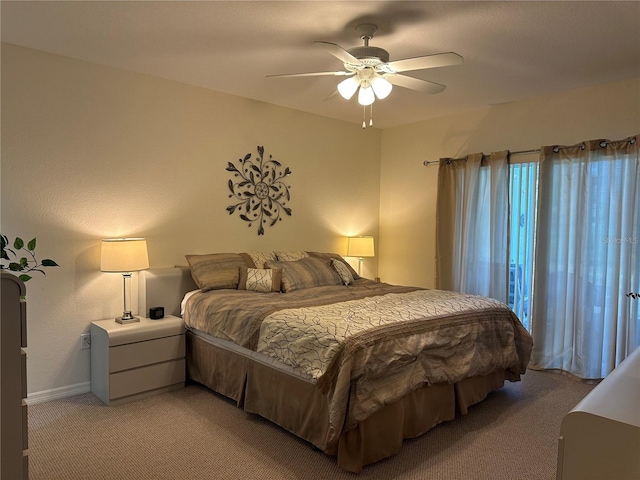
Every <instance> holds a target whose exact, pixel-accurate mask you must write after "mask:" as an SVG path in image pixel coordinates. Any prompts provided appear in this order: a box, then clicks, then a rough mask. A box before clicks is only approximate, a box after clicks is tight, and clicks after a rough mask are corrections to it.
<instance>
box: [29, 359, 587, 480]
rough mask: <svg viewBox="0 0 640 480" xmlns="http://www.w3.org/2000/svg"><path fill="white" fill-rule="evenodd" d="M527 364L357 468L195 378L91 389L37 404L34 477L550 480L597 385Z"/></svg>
mask: <svg viewBox="0 0 640 480" xmlns="http://www.w3.org/2000/svg"><path fill="white" fill-rule="evenodd" d="M593 387H594V386H593V385H587V384H584V383H581V382H579V381H577V380H575V379H574V378H572V377H568V376H564V375H559V374H555V373H550V372H536V371H531V370H530V371H528V372H527V373H526V375H524V377H523V380H522V381H521V382H517V383H509V382H507V383H506V384H505V386H504V387H503V388H502V389H500V390H498V391H496V392H493V393H491V394H490V395H489V397H487V399H486V400H484V401H483V402H481V403H480V404H478V405H475V406H473V407H471V409H470V411H469V413H468V414H467V415H464V416H460V417H458V418H456V419H455V420H454V421H452V422H446V423H443V424H441V425H438V426H436V427H435V428H434V429H432V430H431V431H429V432H427V433H426V434H425V435H423V436H421V437H419V438H416V439H410V440H406V441H405V442H404V444H403V448H402V450H401V451H400V453H399V454H397V455H395V456H393V457H390V458H388V459H385V460H383V461H381V462H378V463H376V464H373V465H369V466H367V467H365V468H364V470H363V471H362V473H360V474H359V475H355V474H352V473H348V472H344V471H342V470H340V469H339V468H338V467H337V465H336V460H335V458H334V457H331V456H328V455H325V454H324V453H322V452H320V451H318V450H316V449H314V448H313V447H312V446H311V445H310V444H309V443H307V442H305V441H303V440H301V439H299V438H297V437H296V436H294V435H292V434H291V433H289V432H287V431H285V430H283V429H282V428H280V427H278V426H276V425H274V424H272V423H271V422H269V421H266V420H264V419H262V418H260V417H258V416H255V415H249V414H247V413H245V412H244V411H242V410H240V409H238V408H237V407H236V406H235V405H234V403H233V402H231V401H230V400H228V399H226V398H224V397H222V396H220V395H218V394H216V393H213V392H212V391H210V390H208V389H207V388H205V387H202V386H200V385H197V384H188V385H187V387H186V388H184V389H181V390H177V391H174V392H170V393H164V394H161V395H157V396H154V397H150V398H147V399H143V400H138V401H135V402H130V403H127V404H124V405H120V406H116V407H108V406H105V405H104V404H102V403H101V402H100V400H98V399H97V398H96V397H95V396H94V395H93V394H91V393H87V394H83V395H78V396H74V397H69V398H65V399H60V400H54V401H50V402H46V403H41V404H35V405H31V406H29V472H30V479H31V480H55V479H65V480H75V479H78V480H93V479H96V480H99V479H105V480H112V479H113V480H115V479H118V480H120V479H141V480H146V479H153V480H155V479H171V480H174V479H175V480H178V479H216V480H218V479H220V480H227V479H228V480H232V479H233V480H237V479H265V480H266V479H313V480H316V479H317V480H323V479H326V480H329V479H331V480H334V479H352V480H353V479H355V478H358V479H363V480H364V479H399V480H416V479H429V480H457V479H461V480H462V479H464V480H474V479H477V480H484V479H486V480H501V479H505V480H507V479H508V480H552V479H554V478H555V474H556V460H557V439H558V434H559V431H560V423H561V421H562V417H563V416H564V415H565V414H567V413H568V412H569V410H571V409H572V408H573V407H574V406H575V405H576V404H577V403H578V402H579V401H580V400H581V399H582V398H583V397H584V396H585V395H586V394H587V393H588V392H589V391H591V389H592V388H593Z"/></svg>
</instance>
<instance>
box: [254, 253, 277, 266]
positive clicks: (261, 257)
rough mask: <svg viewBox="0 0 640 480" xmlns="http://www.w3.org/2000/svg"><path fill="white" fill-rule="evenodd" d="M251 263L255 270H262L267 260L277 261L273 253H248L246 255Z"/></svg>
mask: <svg viewBox="0 0 640 480" xmlns="http://www.w3.org/2000/svg"><path fill="white" fill-rule="evenodd" d="M247 255H249V257H250V258H251V260H252V261H253V263H254V265H255V267H256V268H264V264H265V262H266V261H267V260H277V259H278V258H277V257H276V254H275V253H273V252H249V253H247Z"/></svg>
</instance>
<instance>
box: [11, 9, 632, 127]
mask: <svg viewBox="0 0 640 480" xmlns="http://www.w3.org/2000/svg"><path fill="white" fill-rule="evenodd" d="M1 18H2V41H3V42H9V43H13V44H17V45H22V46H25V47H30V48H35V49H38V50H43V51H46V52H51V53H55V54H59V55H65V56H69V57H72V58H77V59H81V60H86V61H89V62H94V63H98V64H104V65H109V66H112V67H118V68H123V69H126V70H132V71H135V72H141V73H146V74H149V75H155V76H158V77H164V78H167V79H171V80H176V81H179V82H184V83H187V84H191V85H196V86H200V87H205V88H210V89H213V90H217V91H220V92H226V93H230V94H233V95H239V96H242V97H247V98H252V99H256V100H261V101H265V102H269V103H273V104H276V105H282V106H285V107H289V108H294V109H297V110H302V111H305V112H311V113H315V114H318V115H323V116H327V117H332V118H337V119H342V120H345V121H348V122H354V123H358V124H359V123H361V122H362V113H363V112H362V107H361V106H359V105H358V104H357V102H356V100H355V98H353V99H351V100H350V101H346V100H344V99H342V98H340V97H339V96H334V97H333V98H331V99H330V100H325V99H326V97H328V96H329V95H331V94H332V93H333V92H334V91H335V85H336V84H337V83H338V82H339V81H340V80H341V78H340V77H305V78H286V79H283V78H279V79H274V78H266V75H269V74H279V73H298V72H313V71H334V70H340V69H342V65H341V63H340V61H339V60H337V59H336V58H335V57H333V56H331V55H329V54H328V53H326V52H325V51H323V50H322V49H320V48H318V47H316V46H314V45H313V44H312V42H313V41H314V40H323V41H328V42H333V43H337V44H339V45H340V46H342V47H343V48H345V49H348V48H350V47H353V46H358V45H362V40H360V39H359V38H358V34H357V32H356V31H355V26H356V25H358V24H360V23H374V24H376V25H378V33H377V34H376V36H375V37H374V39H373V40H372V41H371V45H375V46H379V47H382V48H384V49H386V50H387V51H389V53H390V55H391V60H392V61H393V60H399V59H402V58H409V57H416V56H422V55H428V54H434V53H441V52H449V51H453V52H456V53H458V54H460V55H462V56H463V57H464V64H463V65H459V66H453V67H444V68H436V69H430V70H421V71H417V72H409V74H410V75H413V76H415V77H418V78H422V79H425V80H430V81H433V82H437V83H442V84H445V85H447V89H446V90H445V91H444V92H443V93H440V94H437V95H428V94H424V93H418V92H415V91H411V90H406V89H402V88H400V87H396V88H394V90H393V92H392V93H391V95H390V96H389V97H388V98H387V99H385V100H382V101H377V102H376V103H375V104H374V108H373V111H374V120H375V126H376V127H377V128H389V127H393V126H397V125H402V124H406V123H411V122H416V121H419V120H423V119H428V118H433V117H438V116H442V115H447V114H451V113H456V112H460V111H464V110H469V109H474V108H479V107H483V106H486V105H495V104H501V103H507V102H512V101H517V100H522V99H527V98H532V97H536V96H539V95H544V94H548V93H553V92H561V91H565V90H571V89H576V88H581V87H587V86H592V85H598V84H603V83H608V82H614V81H619V80H624V79H629V78H635V77H640V2H638V1H625V2H615V1H602V2H599V1H587V2H582V1H564V2H555V1H542V2H540V1H538V2H519V1H511V2H474V1H469V2H462V1H439V2H419V1H411V2H396V1H340V2H336V1H304V2H298V1H272V2H260V1H229V2H220V1H197V2H188V1H141V2H134V1H80V2H72V1H62V2H58V1H45V2H34V1H17V2H10V1H4V0H3V1H2V3H1Z"/></svg>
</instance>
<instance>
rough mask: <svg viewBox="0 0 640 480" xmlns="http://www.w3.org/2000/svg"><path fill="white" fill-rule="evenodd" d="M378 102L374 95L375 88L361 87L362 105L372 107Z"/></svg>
mask: <svg viewBox="0 0 640 480" xmlns="http://www.w3.org/2000/svg"><path fill="white" fill-rule="evenodd" d="M375 101H376V97H375V95H374V94H373V88H371V87H363V86H362V85H360V90H359V91H358V103H359V104H360V105H365V106H366V105H371V104H372V103H373V102H375Z"/></svg>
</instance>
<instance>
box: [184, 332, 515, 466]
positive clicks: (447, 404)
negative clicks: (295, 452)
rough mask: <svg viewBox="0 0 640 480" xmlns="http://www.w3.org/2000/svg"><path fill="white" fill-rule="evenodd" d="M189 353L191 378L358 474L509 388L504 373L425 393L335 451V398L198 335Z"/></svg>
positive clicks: (389, 410) (390, 408)
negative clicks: (331, 407) (330, 400)
mask: <svg viewBox="0 0 640 480" xmlns="http://www.w3.org/2000/svg"><path fill="white" fill-rule="evenodd" d="M186 350H187V376H188V378H190V379H191V380H194V381H196V382H198V383H201V384H203V385H205V386H207V387H209V388H210V389H212V390H214V391H216V392H218V393H220V394H222V395H224V396H226V397H229V398H231V399H233V400H235V401H236V402H237V405H238V407H240V408H243V409H244V410H245V411H246V412H248V413H254V414H257V415H260V416H261V417H264V418H266V419H268V420H270V421H272V422H274V423H276V424H277V425H280V426H281V427H283V428H285V429H286V430H288V431H290V432H291V433H293V434H295V435H297V436H299V437H300V438H303V439H304V440H307V441H308V442H310V443H312V444H313V445H315V446H316V447H317V448H319V449H320V450H322V451H324V452H325V453H327V454H329V455H334V456H337V461H338V466H339V467H340V468H342V469H343V470H347V471H350V472H356V473H357V472H360V471H361V470H362V467H363V466H365V465H368V464H371V463H374V462H377V461H379V460H382V459H383V458H386V457H389V456H391V455H394V454H396V453H398V452H399V451H400V448H401V447H402V441H403V440H404V439H405V438H413V437H417V436H419V435H422V434H423V433H425V432H427V431H428V430H430V429H431V428H433V427H434V426H436V425H437V424H439V423H442V422H445V421H447V420H453V419H454V418H455V416H456V412H459V413H461V414H466V413H467V409H468V407H469V406H471V405H473V404H475V403H478V402H480V401H481V400H483V399H484V398H485V397H486V396H487V395H488V394H489V392H491V391H493V390H497V389H498V388H500V387H502V386H503V385H504V381H505V377H506V374H505V372H504V371H498V372H494V373H492V374H489V375H485V376H481V377H472V378H468V379H465V380H462V381H460V382H458V383H456V384H437V385H431V386H425V387H422V388H419V389H417V390H414V391H413V392H411V393H409V394H408V395H406V396H405V397H404V398H402V399H401V400H399V401H397V402H395V403H392V404H390V405H386V406H385V407H384V408H382V409H381V410H379V411H378V412H376V413H374V414H373V415H371V416H370V417H369V418H367V419H366V420H364V421H362V422H360V423H359V424H358V426H357V427H355V428H353V429H351V430H348V431H346V432H342V434H341V436H340V439H339V441H338V443H337V445H327V444H326V438H327V432H328V427H329V411H328V405H327V399H326V397H325V395H323V394H322V393H320V391H319V390H318V389H317V388H316V387H315V385H314V384H313V383H311V382H308V381H305V380H304V379H302V378H299V377H296V376H294V375H292V374H290V373H287V372H284V371H281V370H277V369H274V368H273V367H271V366H270V365H265V364H264V363H261V362H259V361H255V360H254V359H252V358H250V357H248V356H244V355H242V354H240V353H238V352H234V351H230V350H226V349H222V348H220V347H218V346H216V345H212V344H211V343H209V342H207V341H206V340H204V339H203V338H201V337H199V336H197V335H196V334H194V333H192V332H190V331H188V332H187V349H186Z"/></svg>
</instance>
